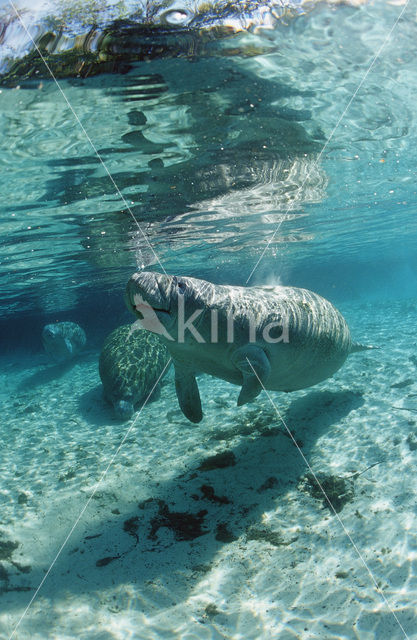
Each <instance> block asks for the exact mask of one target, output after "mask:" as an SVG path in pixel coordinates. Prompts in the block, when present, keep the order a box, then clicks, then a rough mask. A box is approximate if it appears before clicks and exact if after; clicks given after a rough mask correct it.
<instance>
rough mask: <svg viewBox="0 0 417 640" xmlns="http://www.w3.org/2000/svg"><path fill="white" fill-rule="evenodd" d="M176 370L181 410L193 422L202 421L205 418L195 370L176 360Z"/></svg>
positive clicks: (176, 384)
mask: <svg viewBox="0 0 417 640" xmlns="http://www.w3.org/2000/svg"><path fill="white" fill-rule="evenodd" d="M174 370H175V389H176V391H177V398H178V403H179V405H180V408H181V411H182V412H183V414H184V415H185V417H186V418H188V420H191V422H200V421H201V420H202V418H203V412H202V410H201V400H200V392H199V390H198V386H197V380H196V379H195V374H194V371H191V370H189V369H187V368H186V367H184V366H183V365H181V364H179V363H178V362H174Z"/></svg>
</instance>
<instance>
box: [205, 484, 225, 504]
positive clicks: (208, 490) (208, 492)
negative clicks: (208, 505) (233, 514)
mask: <svg viewBox="0 0 417 640" xmlns="http://www.w3.org/2000/svg"><path fill="white" fill-rule="evenodd" d="M200 491H201V493H202V494H203V496H204V498H206V499H207V500H210V502H217V503H218V504H230V500H229V498H226V496H216V494H215V492H214V489H213V487H211V486H210V485H209V484H203V485H202V487H200Z"/></svg>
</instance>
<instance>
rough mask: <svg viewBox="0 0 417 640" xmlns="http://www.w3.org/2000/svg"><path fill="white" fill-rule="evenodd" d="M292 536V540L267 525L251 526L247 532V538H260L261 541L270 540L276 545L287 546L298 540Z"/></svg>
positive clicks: (270, 542) (269, 541)
mask: <svg viewBox="0 0 417 640" xmlns="http://www.w3.org/2000/svg"><path fill="white" fill-rule="evenodd" d="M297 537H298V536H296V537H295V538H292V539H291V540H285V539H284V538H283V536H282V534H281V533H280V532H279V531H272V529H268V528H267V527H256V526H251V527H249V528H248V530H247V532H246V540H258V541H259V542H268V543H269V544H271V545H272V546H274V547H286V546H288V545H290V544H291V543H292V542H295V541H296V540H297Z"/></svg>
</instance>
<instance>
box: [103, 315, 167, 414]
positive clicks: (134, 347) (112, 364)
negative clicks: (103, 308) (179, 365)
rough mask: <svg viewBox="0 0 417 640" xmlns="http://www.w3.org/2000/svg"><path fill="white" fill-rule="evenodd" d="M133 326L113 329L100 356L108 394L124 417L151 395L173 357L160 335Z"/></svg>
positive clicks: (104, 383) (106, 393)
mask: <svg viewBox="0 0 417 640" xmlns="http://www.w3.org/2000/svg"><path fill="white" fill-rule="evenodd" d="M131 329H132V328H131V325H122V326H121V327H118V328H117V329H115V330H114V331H112V332H111V333H110V335H109V336H107V338H106V340H105V342H104V345H103V348H102V350H101V353H100V359H99V373H100V378H101V382H102V384H103V391H104V397H105V398H106V400H108V402H110V404H112V405H113V407H114V409H115V412H116V414H117V415H118V417H119V418H122V419H124V420H127V419H128V418H130V417H131V415H132V414H133V412H134V408H135V405H137V404H138V403H139V402H141V401H143V400H145V399H146V398H147V396H148V394H149V393H150V392H151V391H152V388H153V386H154V385H155V383H156V382H157V380H158V378H159V376H160V375H161V373H162V372H163V370H164V367H165V366H166V365H167V363H168V361H169V358H170V356H169V352H168V350H167V349H166V347H165V346H164V344H162V342H161V340H160V339H159V338H158V336H156V335H153V334H152V333H149V332H148V331H143V330H137V331H132V330H131ZM167 369H168V367H167Z"/></svg>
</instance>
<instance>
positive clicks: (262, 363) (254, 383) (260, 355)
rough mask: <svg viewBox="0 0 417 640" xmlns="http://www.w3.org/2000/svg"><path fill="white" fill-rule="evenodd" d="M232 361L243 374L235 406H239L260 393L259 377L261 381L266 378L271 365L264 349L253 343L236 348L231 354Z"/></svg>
mask: <svg viewBox="0 0 417 640" xmlns="http://www.w3.org/2000/svg"><path fill="white" fill-rule="evenodd" d="M232 362H233V364H234V365H235V367H237V368H238V369H239V371H241V373H242V375H243V384H242V389H241V390H240V393H239V397H238V399H237V406H238V407H240V406H241V405H242V404H246V403H247V402H252V400H255V398H256V396H257V395H259V394H260V392H261V391H262V385H261V383H260V382H259V379H260V380H261V381H262V382H264V380H266V378H267V377H268V376H269V374H270V371H271V365H270V363H269V360H268V358H267V356H266V354H265V351H263V350H262V349H261V348H260V347H257V346H256V345H255V344H247V345H245V346H243V347H239V349H236V351H235V352H234V353H233V355H232ZM251 365H252V366H251ZM252 367H253V369H252ZM254 370H255V372H256V374H255V373H254ZM258 378H259V379H258Z"/></svg>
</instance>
